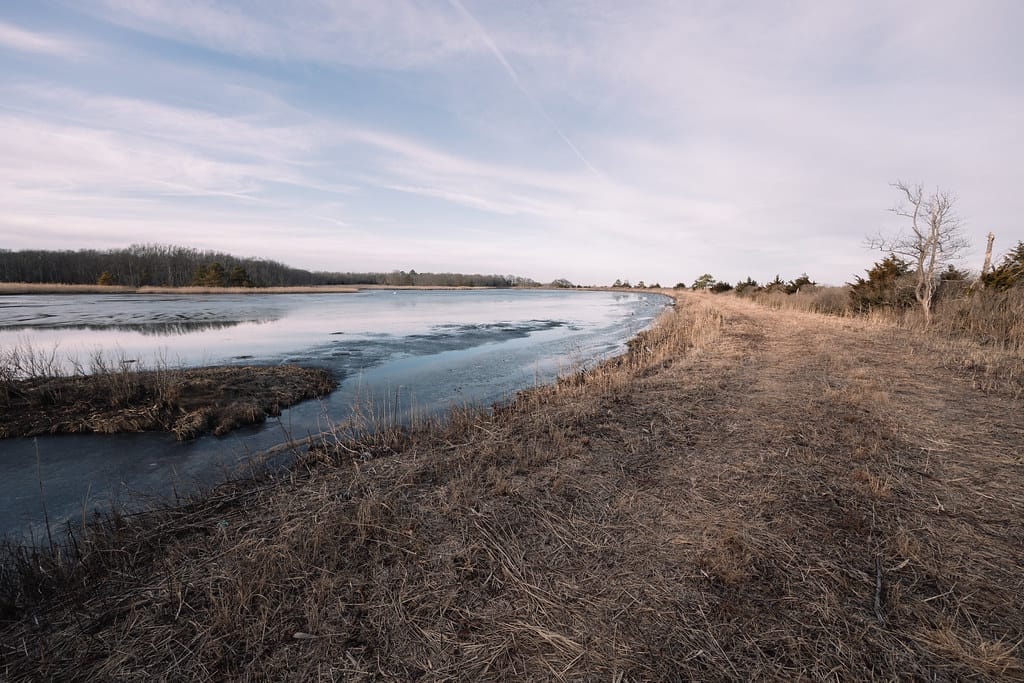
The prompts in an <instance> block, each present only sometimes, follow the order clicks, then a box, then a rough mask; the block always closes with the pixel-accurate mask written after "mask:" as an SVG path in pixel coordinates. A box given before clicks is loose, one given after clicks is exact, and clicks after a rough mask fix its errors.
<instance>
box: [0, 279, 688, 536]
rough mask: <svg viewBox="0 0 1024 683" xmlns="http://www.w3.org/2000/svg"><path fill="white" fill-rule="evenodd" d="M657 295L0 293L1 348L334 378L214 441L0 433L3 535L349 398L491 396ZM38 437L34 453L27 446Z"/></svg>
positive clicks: (227, 467) (341, 415)
mask: <svg viewBox="0 0 1024 683" xmlns="http://www.w3.org/2000/svg"><path fill="white" fill-rule="evenodd" d="M667 302H668V299H667V298H666V297H663V296H659V295H653V294H646V293H640V292H637V293H620V292H575V291H569V292H558V291H519V290H474V291H391V290H372V291H363V292H359V293H356V294H341V293H339V294H267V295H261V294H245V295H146V294H142V295H111V294H106V295H54V296H43V295H32V296H3V297H0V349H9V348H11V347H15V346H19V345H22V346H24V345H28V346H31V347H32V348H34V349H37V350H46V351H50V350H54V349H56V353H57V357H58V358H59V359H60V360H61V362H63V363H65V364H70V363H71V360H70V359H71V358H77V359H78V360H79V361H80V362H84V363H85V364H86V366H87V365H88V358H89V356H90V355H91V354H93V353H95V352H97V351H98V352H102V353H104V354H105V355H106V356H107V357H108V358H109V357H118V358H120V357H123V358H125V359H129V360H136V361H138V362H140V363H142V364H145V365H149V364H153V363H154V362H158V361H159V362H165V363H169V364H171V365H186V366H196V365H212V364H278V363H299V364H302V365H309V366H317V367H324V368H327V369H329V370H330V371H331V372H332V373H334V375H335V377H336V378H337V380H338V382H339V386H338V389H337V390H335V391H334V392H333V393H332V394H331V395H330V396H328V397H327V398H325V399H324V400H323V401H319V402H318V401H308V402H306V403H302V404H299V405H297V406H294V407H292V408H290V409H288V410H286V411H284V413H283V414H282V415H281V417H280V418H275V419H271V420H268V421H267V422H266V423H265V424H263V425H258V426H254V427H248V428H244V429H240V430H237V431H235V432H233V433H231V434H229V435H227V436H225V437H220V438H217V437H212V436H207V437H201V438H199V439H196V440H194V441H190V442H186V443H179V442H177V441H175V440H174V438H173V437H171V436H169V435H165V434H156V433H146V434H118V435H110V436H101V435H63V436H49V437H40V438H39V439H38V440H34V439H6V440H0V533H2V532H10V533H16V534H17V533H24V532H26V531H30V530H31V531H32V533H34V534H35V535H36V538H38V533H39V530H40V527H39V524H40V521H41V519H42V501H41V500H40V495H39V482H40V477H41V479H42V484H43V489H44V492H45V502H46V506H47V509H48V512H49V515H50V518H51V520H54V519H56V520H58V521H63V520H68V519H73V518H74V517H75V516H76V515H80V514H81V512H82V511H83V510H86V511H88V510H90V509H95V508H107V507H109V505H110V503H111V502H115V503H119V504H120V503H124V502H126V501H129V504H131V503H130V501H136V503H135V504H137V501H138V494H149V495H155V496H167V495H169V494H170V493H171V492H172V491H173V490H175V489H177V490H178V491H179V492H184V491H189V490H192V489H194V488H195V487H196V486H197V485H209V484H212V483H215V482H216V481H219V480H221V479H223V477H224V476H225V475H226V474H229V473H231V472H232V471H234V470H235V469H236V468H237V467H239V466H240V465H245V464H247V463H249V462H250V459H251V456H252V455H253V454H254V453H258V452H260V451H263V450H266V449H268V448H270V447H272V446H275V445H278V444H280V443H282V442H284V441H286V440H287V439H288V437H289V436H291V437H296V438H297V437H302V436H306V435H308V434H315V433H317V432H319V431H321V430H322V429H324V428H325V427H327V426H328V425H330V424H343V423H344V422H345V420H346V419H347V418H349V417H350V416H351V411H352V407H353V405H356V404H359V405H363V406H367V407H368V409H369V410H372V411H374V412H376V413H377V414H383V413H384V412H385V411H386V412H387V413H388V414H389V416H390V415H392V414H394V415H395V416H396V417H397V419H405V418H406V417H407V416H408V415H409V413H410V411H415V412H417V413H419V414H427V413H436V412H438V411H442V410H445V409H447V408H449V407H450V406H452V405H463V404H484V405H486V404H490V403H494V402H498V401H501V400H504V399H506V398H508V397H510V396H511V395H512V394H513V393H515V392H516V391H518V390H520V389H523V388H526V387H529V386H532V385H534V384H536V383H538V382H543V381H549V380H551V379H553V378H554V377H555V376H557V375H558V374H559V373H560V372H565V371H568V370H570V369H573V368H577V367H581V366H584V365H586V364H588V363H592V362H595V361H597V360H600V359H602V358H606V357H608V356H611V355H614V354H615V353H618V352H620V351H622V350H623V349H624V347H625V343H626V341H627V340H629V339H630V338H631V337H633V336H634V335H635V334H636V333H637V332H639V331H640V330H641V329H643V328H644V327H646V326H648V325H649V324H650V323H651V322H652V321H653V319H654V318H655V317H656V316H657V314H658V313H659V312H660V311H661V310H662V309H663V308H664V306H665V305H666V304H667ZM37 448H38V459H37V456H36V452H37Z"/></svg>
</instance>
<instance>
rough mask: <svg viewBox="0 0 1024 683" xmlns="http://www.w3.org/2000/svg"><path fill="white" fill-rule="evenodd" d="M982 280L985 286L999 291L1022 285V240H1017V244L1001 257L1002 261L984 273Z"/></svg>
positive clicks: (1023, 245)
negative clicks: (990, 270)
mask: <svg viewBox="0 0 1024 683" xmlns="http://www.w3.org/2000/svg"><path fill="white" fill-rule="evenodd" d="M983 281H984V283H985V286H986V287H991V288H992V289H995V290H997V291H1000V292H1004V291H1006V290H1008V289H1010V288H1012V287H1019V286H1024V241H1022V242H1017V246H1016V247H1014V248H1013V249H1011V250H1010V252H1009V253H1008V254H1006V256H1004V257H1003V262H1002V263H1000V264H999V265H998V266H997V267H996V268H995V269H993V270H992V272H990V273H987V274H986V275H985V277H984V278H983Z"/></svg>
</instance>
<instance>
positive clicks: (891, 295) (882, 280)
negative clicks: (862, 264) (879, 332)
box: [850, 254, 914, 313]
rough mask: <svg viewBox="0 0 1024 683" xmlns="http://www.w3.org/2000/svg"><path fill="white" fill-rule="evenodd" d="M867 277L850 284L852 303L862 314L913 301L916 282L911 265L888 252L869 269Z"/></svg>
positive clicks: (907, 304)
mask: <svg viewBox="0 0 1024 683" xmlns="http://www.w3.org/2000/svg"><path fill="white" fill-rule="evenodd" d="M867 275H868V276H867V278H863V277H860V276H859V275H858V276H857V277H856V280H855V281H854V282H852V283H850V304H851V305H852V306H853V309H854V310H855V311H857V312H859V313H865V312H867V311H870V310H871V309H872V308H878V307H887V308H906V307H907V306H911V305H912V304H913V303H914V284H913V282H912V281H910V280H909V277H910V264H909V263H907V262H906V261H904V260H903V259H901V258H899V257H898V256H896V255H895V254H889V255H888V256H886V257H885V258H884V259H882V260H881V261H879V262H877V263H876V264H875V265H874V266H872V267H871V268H870V269H868V271H867Z"/></svg>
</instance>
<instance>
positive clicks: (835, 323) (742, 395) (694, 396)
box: [0, 295, 1024, 681]
mask: <svg viewBox="0 0 1024 683" xmlns="http://www.w3.org/2000/svg"><path fill="white" fill-rule="evenodd" d="M677 309H678V312H677V314H676V316H675V318H674V319H673V320H671V321H668V322H667V323H666V324H665V325H664V326H663V327H662V328H661V331H660V332H655V333H652V334H651V335H649V336H648V337H646V338H644V339H643V340H641V341H640V342H639V343H638V344H637V345H636V346H635V347H634V349H633V355H632V356H631V359H630V360H629V361H628V362H624V363H622V364H620V365H619V366H617V367H611V368H606V369H604V370H602V371H599V372H597V373H594V374H593V375H591V376H590V377H589V379H588V380H587V381H586V382H566V383H563V385H561V386H559V387H556V388H551V389H542V390H539V391H536V392H533V393H532V394H530V395H528V396H524V397H523V398H522V399H521V400H520V401H519V404H518V406H517V407H515V408H514V409H511V410H508V411H503V412H501V413H499V414H497V415H495V416H492V417H472V416H467V417H464V418H456V419H455V420H454V422H453V424H452V425H451V426H450V427H449V428H448V429H446V430H444V431H438V430H432V431H430V432H428V433H425V434H422V435H419V436H412V437H403V438H404V440H400V442H399V441H396V442H395V443H393V444H391V445H388V444H387V443H384V442H383V441H380V440H379V441H377V442H375V443H374V444H369V445H367V446H366V447H365V448H366V450H363V448H362V447H360V448H355V449H353V448H352V447H351V446H344V447H340V446H339V447H338V448H337V449H336V452H335V453H334V455H333V456H331V458H330V461H329V462H327V461H325V462H322V463H321V464H320V465H318V466H317V467H313V468H311V470H310V471H309V472H308V473H302V474H301V475H299V474H297V475H296V476H294V477H292V478H291V479H290V480H287V481H281V482H276V483H274V484H273V485H270V486H268V485H264V486H262V487H251V488H248V489H245V488H242V489H237V490H233V491H228V492H225V493H224V494H222V496H221V497H220V498H219V499H216V498H213V499H210V500H207V501H206V502H204V503H202V504H199V505H196V506H193V507H192V508H189V509H187V510H182V511H177V512H173V513H167V514H165V515H164V516H163V517H159V518H155V519H154V520H151V521H150V522H147V523H145V524H143V526H142V527H141V530H139V531H136V532H133V533H134V535H131V534H129V535H128V536H127V537H126V536H119V537H111V538H110V539H108V541H107V542H108V544H109V545H117V547H118V549H119V552H122V553H123V554H124V555H125V557H130V558H131V559H130V560H129V559H125V560H119V562H120V564H117V565H115V566H113V568H111V565H109V564H106V565H105V564H103V562H108V563H109V562H110V560H106V559H104V560H102V561H100V560H95V562H94V565H92V567H93V568H92V569H91V570H90V571H91V572H92V574H91V575H90V576H89V581H88V582H85V581H84V580H83V582H82V583H83V585H85V583H88V588H87V589H84V588H83V589H82V590H81V591H80V592H79V593H78V594H77V597H75V598H74V599H67V600H64V601H63V602H61V603H59V604H49V605H44V606H43V607H39V608H37V611H36V612H35V613H34V614H33V615H32V618H31V619H29V618H27V617H23V618H21V619H20V621H16V622H14V623H12V624H9V625H8V627H7V628H6V629H5V630H4V632H3V633H2V634H0V635H2V636H3V638H2V639H0V642H3V643H4V645H3V647H4V649H3V650H2V652H3V653H4V655H5V657H6V658H7V659H8V661H9V662H11V663H10V665H9V666H10V667H11V668H10V669H8V670H7V671H8V674H9V676H8V677H10V678H17V677H18V676H19V675H27V674H26V672H29V671H31V672H32V673H35V674H41V675H44V676H54V677H59V676H62V675H67V674H68V673H69V672H73V674H74V675H76V676H79V677H88V676H97V677H100V678H107V677H111V676H127V677H133V676H134V677H143V676H144V675H157V676H165V677H170V678H176V677H188V678H200V679H202V678H221V677H230V678H255V679H259V678H272V679H281V678H290V679H295V680H310V679H313V678H317V677H320V678H326V679H328V680H330V679H332V678H333V679H335V680H340V679H349V680H363V679H372V678H379V677H383V678H398V679H403V680H411V679H421V680H446V679H452V678H458V679H465V680H480V679H504V680H521V679H556V680H559V679H565V680H579V679H598V680H613V681H618V680H641V679H646V680H652V679H653V680H670V679H709V678H710V679H748V678H752V677H753V678H774V679H787V680H792V679H797V678H806V677H810V678H814V679H823V680H851V679H856V680H863V679H872V678H878V679H892V678H922V679H928V680H933V679H934V680H954V679H964V678H975V679H982V680H986V679H990V680H999V679H1004V680H1020V679H1021V678H1022V677H1024V649H1022V644H1021V641H1022V640H1024V602H1022V601H1024V523H1022V517H1024V454H1022V453H1024V419H1022V417H1021V416H1022V408H1024V405H1022V402H1021V401H1020V399H1019V398H1013V394H1012V392H1009V391H1007V392H999V391H996V390H990V391H988V393H983V392H981V391H979V390H978V389H976V388H975V386H974V383H973V382H972V381H971V379H970V378H969V377H964V376H960V375H958V374H956V373H954V372H953V371H951V370H949V369H947V367H946V366H947V365H949V363H948V362H946V359H945V357H944V356H943V352H942V350H941V349H940V348H938V347H936V346H935V345H932V344H929V343H927V342H925V341H922V340H919V339H915V338H913V337H911V336H909V335H907V334H905V333H903V332H900V331H898V330H894V329H892V328H887V327H882V326H877V325H872V324H870V323H866V322H864V321H855V320H840V319H830V318H824V317H821V316H815V315H809V314H802V313H797V312H788V311H774V310H770V309H766V308H760V307H757V306H755V305H754V304H749V303H746V302H743V301H740V300H737V299H735V298H732V297H710V296H709V297H702V296H697V295H689V296H686V297H684V298H683V299H682V300H681V302H680V305H679V306H678V307H677ZM374 449H376V450H374ZM353 451H355V452H354V453H353ZM371 451H372V452H371ZM379 453H384V455H381V456H380V457H377V456H378V454H379ZM353 455H354V456H356V457H357V461H356V462H352V457H353ZM324 458H325V459H326V458H327V456H324ZM239 501H241V502H239ZM146 524H148V526H146ZM115 541H116V542H115ZM97 557H99V555H98V554H97ZM103 557H104V558H105V557H107V555H103ZM40 614H42V615H43V617H42V618H40ZM33 620H34V621H33ZM25 643H31V647H28V646H26V645H25ZM0 671H3V669H0Z"/></svg>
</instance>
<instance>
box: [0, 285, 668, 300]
mask: <svg viewBox="0 0 1024 683" xmlns="http://www.w3.org/2000/svg"><path fill="white" fill-rule="evenodd" d="M375 290H385V291H387V290H398V291H477V290H481V291H491V290H494V291H510V292H515V291H547V292H624V293H653V294H664V295H665V296H669V297H671V296H673V291H674V290H671V289H668V288H665V287H662V288H660V289H658V288H636V287H634V288H630V289H625V288H621V287H546V286H540V287H477V286H469V285H296V286H288V287H154V286H149V285H147V286H144V287H128V286H124V285H68V284H61V283H26V282H0V296H5V295H30V294H355V293H358V292H362V291H375Z"/></svg>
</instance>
